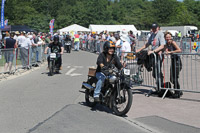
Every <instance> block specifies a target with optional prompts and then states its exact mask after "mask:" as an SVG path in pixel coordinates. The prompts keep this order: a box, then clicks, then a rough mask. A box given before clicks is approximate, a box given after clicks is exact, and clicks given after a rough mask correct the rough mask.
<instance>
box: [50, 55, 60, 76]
mask: <svg viewBox="0 0 200 133" xmlns="http://www.w3.org/2000/svg"><path fill="white" fill-rule="evenodd" d="M60 56H61V54H59V53H51V54H50V56H49V58H50V60H49V61H50V62H49V75H50V76H53V75H54V74H55V73H59V70H60V68H59V66H58V64H57V63H56V61H57V60H58V58H59V57H60Z"/></svg>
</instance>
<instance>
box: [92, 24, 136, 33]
mask: <svg viewBox="0 0 200 133" xmlns="http://www.w3.org/2000/svg"><path fill="white" fill-rule="evenodd" d="M89 29H90V30H91V31H97V32H102V31H105V30H107V31H110V32H116V31H122V30H124V29H125V30H126V31H130V30H132V31H133V32H137V29H136V28H135V26H134V25H93V24H91V25H90V26H89Z"/></svg>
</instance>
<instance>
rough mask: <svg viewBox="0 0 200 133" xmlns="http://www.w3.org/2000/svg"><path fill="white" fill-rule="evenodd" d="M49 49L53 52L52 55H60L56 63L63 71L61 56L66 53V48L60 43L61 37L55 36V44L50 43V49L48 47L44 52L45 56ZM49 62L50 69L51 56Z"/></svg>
mask: <svg viewBox="0 0 200 133" xmlns="http://www.w3.org/2000/svg"><path fill="white" fill-rule="evenodd" d="M49 48H50V50H51V53H57V54H58V60H57V61H56V63H55V64H56V65H58V68H59V69H60V70H61V69H62V67H61V65H62V58H61V55H62V54H63V52H64V48H63V46H62V44H60V43H59V36H58V35H55V36H54V38H53V42H52V43H50V44H49V46H48V47H46V49H45V51H44V53H45V54H47V50H48V49H49ZM59 54H60V55H59ZM47 60H48V68H49V62H50V56H48V58H47Z"/></svg>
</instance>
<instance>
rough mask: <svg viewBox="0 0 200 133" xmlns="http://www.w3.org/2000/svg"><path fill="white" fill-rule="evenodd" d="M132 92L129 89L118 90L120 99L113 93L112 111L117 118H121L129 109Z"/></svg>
mask: <svg viewBox="0 0 200 133" xmlns="http://www.w3.org/2000/svg"><path fill="white" fill-rule="evenodd" d="M132 99H133V96H132V91H131V89H129V88H123V89H121V90H120V97H118V94H117V91H115V92H114V95H113V97H112V98H111V104H112V109H113V111H114V112H115V114H116V115H118V116H123V115H125V114H126V113H128V111H129V110H130V108H131V105H132Z"/></svg>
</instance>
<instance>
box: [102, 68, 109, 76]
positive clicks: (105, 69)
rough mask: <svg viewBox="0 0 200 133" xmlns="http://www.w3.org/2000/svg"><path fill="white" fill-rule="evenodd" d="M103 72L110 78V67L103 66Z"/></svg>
mask: <svg viewBox="0 0 200 133" xmlns="http://www.w3.org/2000/svg"><path fill="white" fill-rule="evenodd" d="M101 72H102V73H103V74H105V75H106V76H108V75H109V69H108V67H106V66H103V67H102V68H101Z"/></svg>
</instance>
